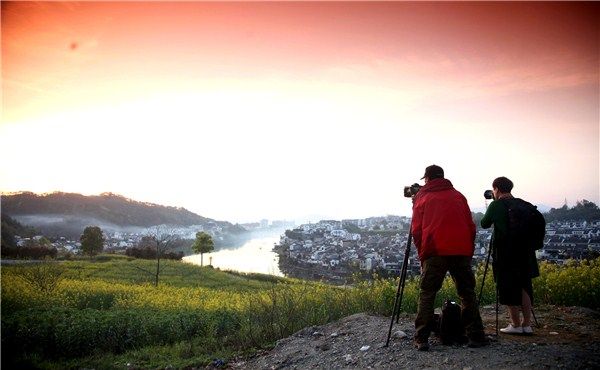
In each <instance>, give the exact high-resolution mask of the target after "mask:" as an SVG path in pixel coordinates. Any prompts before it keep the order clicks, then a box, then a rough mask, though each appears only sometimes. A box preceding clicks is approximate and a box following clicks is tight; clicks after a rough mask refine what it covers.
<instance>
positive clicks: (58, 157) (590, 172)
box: [0, 1, 600, 223]
mask: <svg viewBox="0 0 600 370" xmlns="http://www.w3.org/2000/svg"><path fill="white" fill-rule="evenodd" d="M1 10H2V13H1V31H2V36H1V37H2V38H1V42H2V123H1V124H0V145H1V146H2V149H3V160H2V161H1V162H0V191H2V192H13V191H22V190H26V191H33V192H37V193H42V192H52V191H64V192H75V193H81V194H85V195H95V194H100V193H102V192H113V193H117V194H121V195H123V196H126V197H128V198H131V199H134V200H138V201H145V202H152V203H157V204H161V205H167V206H177V207H184V208H186V209H188V210H190V211H192V212H194V213H197V214H199V215H202V216H205V217H210V218H213V219H217V220H224V221H230V222H239V223H243V222H255V221H259V220H261V219H269V220H296V221H300V220H309V219H311V218H310V217H313V216H314V217H315V218H313V219H312V220H313V221H314V220H317V218H319V217H325V218H334V219H352V218H367V217H373V216H383V215H387V214H391V215H402V216H410V213H411V202H410V199H406V198H404V197H403V196H402V189H403V187H404V186H406V185H410V184H412V183H414V182H421V180H419V179H420V178H421V177H422V175H423V171H424V168H425V167H426V166H428V165H430V164H433V163H435V164H438V165H440V166H442V167H443V168H444V170H445V171H446V177H447V178H448V179H450V180H451V181H452V182H453V184H454V185H455V187H456V188H457V189H458V190H459V191H461V192H462V193H463V194H464V195H465V196H466V197H467V200H468V201H469V205H470V207H471V208H472V210H473V211H477V210H481V209H483V208H484V207H485V200H484V199H483V191H484V190H486V189H489V188H490V187H491V182H492V180H493V179H494V178H495V177H498V176H507V177H509V178H511V179H512V180H513V181H514V183H515V188H514V194H515V196H518V197H522V198H524V199H527V200H529V201H531V202H532V203H534V204H538V205H544V206H547V207H560V206H562V205H563V203H564V201H565V199H567V201H568V203H569V204H570V205H571V206H572V205H574V204H575V203H576V201H578V200H582V199H587V200H589V201H592V202H594V203H596V204H598V203H599V200H600V160H599V156H600V146H599V142H600V132H599V127H598V126H599V101H600V96H599V87H600V86H599V84H600V83H599V71H598V66H599V64H600V58H599V24H598V13H599V10H600V6H599V5H598V4H596V3H580V2H575V3H553V2H549V3H538V2H535V3H519V2H509V3H503V2H494V3H488V2H469V3H462V2H439V3H430V2H424V3H421V2H377V3H368V2H348V3H346V2H326V3H320V2H309V3H302V2H294V3H286V2H281V3H280V2H276V3H271V2H261V3H251V2H249V3H220V2H216V3H212V2H176V3H173V2H79V3H76V2H12V1H3V2H2V3H1ZM311 215H312V216H311Z"/></svg>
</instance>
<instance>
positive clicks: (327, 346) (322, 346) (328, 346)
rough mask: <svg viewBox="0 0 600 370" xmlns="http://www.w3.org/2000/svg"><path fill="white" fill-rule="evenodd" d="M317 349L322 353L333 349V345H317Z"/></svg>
mask: <svg viewBox="0 0 600 370" xmlns="http://www.w3.org/2000/svg"><path fill="white" fill-rule="evenodd" d="M316 348H317V349H320V350H321V351H329V350H330V349H331V344H329V343H321V344H317V346H316Z"/></svg>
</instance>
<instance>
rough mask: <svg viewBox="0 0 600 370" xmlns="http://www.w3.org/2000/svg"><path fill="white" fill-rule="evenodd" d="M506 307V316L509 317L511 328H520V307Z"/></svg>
mask: <svg viewBox="0 0 600 370" xmlns="http://www.w3.org/2000/svg"><path fill="white" fill-rule="evenodd" d="M507 307H508V316H510V321H511V324H512V326H513V327H515V328H518V327H520V326H521V315H519V311H520V310H521V306H507Z"/></svg>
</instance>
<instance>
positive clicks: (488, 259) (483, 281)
mask: <svg viewBox="0 0 600 370" xmlns="http://www.w3.org/2000/svg"><path fill="white" fill-rule="evenodd" d="M491 254H492V248H491V247H490V248H489V250H488V256H487V259H486V261H485V268H484V269H483V280H481V289H480V290H479V299H478V300H477V306H479V305H480V304H481V297H482V295H483V286H484V285H485V276H486V275H487V270H488V265H489V264H490V255H491Z"/></svg>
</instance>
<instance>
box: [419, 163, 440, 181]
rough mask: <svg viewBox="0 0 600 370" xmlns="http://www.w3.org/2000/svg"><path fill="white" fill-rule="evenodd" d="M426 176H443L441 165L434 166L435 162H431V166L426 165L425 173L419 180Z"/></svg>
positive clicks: (430, 177)
mask: <svg viewBox="0 0 600 370" xmlns="http://www.w3.org/2000/svg"><path fill="white" fill-rule="evenodd" d="M426 177H428V178H429V179H438V178H442V179H443V178H444V169H442V167H440V166H436V165H435V164H432V165H431V166H428V167H427V168H426V169H425V174H424V175H423V177H421V180H423V179H424V178H426Z"/></svg>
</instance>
